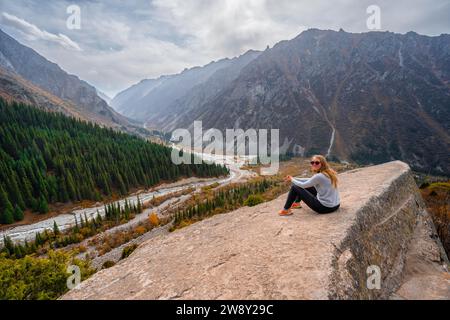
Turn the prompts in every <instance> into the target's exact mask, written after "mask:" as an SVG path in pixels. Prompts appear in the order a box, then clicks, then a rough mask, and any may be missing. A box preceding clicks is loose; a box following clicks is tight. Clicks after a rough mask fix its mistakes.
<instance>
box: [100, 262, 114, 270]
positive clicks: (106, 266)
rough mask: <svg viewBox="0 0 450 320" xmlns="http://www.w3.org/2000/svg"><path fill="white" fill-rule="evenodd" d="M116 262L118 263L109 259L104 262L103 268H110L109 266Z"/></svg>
mask: <svg viewBox="0 0 450 320" xmlns="http://www.w3.org/2000/svg"><path fill="white" fill-rule="evenodd" d="M115 264H116V263H115V262H114V261H111V260H107V261H105V262H103V265H102V269H108V268H111V267H112V266H114V265H115Z"/></svg>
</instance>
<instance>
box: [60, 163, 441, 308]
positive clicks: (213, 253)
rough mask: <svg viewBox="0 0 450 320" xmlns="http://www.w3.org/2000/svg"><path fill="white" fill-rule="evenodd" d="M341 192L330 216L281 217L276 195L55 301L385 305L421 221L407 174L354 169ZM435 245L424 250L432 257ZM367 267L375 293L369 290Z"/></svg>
mask: <svg viewBox="0 0 450 320" xmlns="http://www.w3.org/2000/svg"><path fill="white" fill-rule="evenodd" d="M339 189H340V194H341V207H340V209H339V210H338V211H337V212H335V213H332V214H328V215H318V214H316V213H314V212H313V211H311V210H310V209H308V208H302V209H299V210H296V211H295V214H294V215H292V216H288V217H280V216H278V214H277V211H278V210H279V209H280V208H281V207H282V205H283V204H284V201H285V198H286V195H283V196H280V197H279V198H278V199H276V200H274V201H271V202H267V203H263V204H260V205H258V206H255V207H251V208H250V207H244V208H241V209H238V210H235V211H233V212H230V213H226V214H221V215H217V216H214V217H212V218H209V219H206V220H204V221H201V222H198V223H195V224H193V225H191V226H189V227H186V228H184V229H181V230H178V231H175V232H173V233H171V234H170V235H168V236H167V235H166V236H160V237H157V238H153V239H152V240H150V241H148V242H145V243H143V244H142V245H141V246H140V247H139V248H138V249H137V250H136V251H135V252H134V253H133V254H132V255H131V256H130V257H128V258H127V259H125V260H123V261H121V262H120V263H118V264H117V265H115V266H114V267H112V268H109V269H106V270H102V271H100V272H98V273H97V274H95V275H94V276H92V277H91V278H90V279H88V280H86V281H84V282H83V283H81V284H80V286H79V288H78V289H74V290H72V291H70V292H69V293H67V294H66V295H65V296H63V297H62V298H63V299H358V298H362V299H377V298H388V297H389V296H390V295H391V294H392V293H394V292H395V290H397V289H398V288H399V287H400V285H401V284H402V278H403V270H404V263H405V260H407V259H406V257H407V256H408V248H409V247H410V244H411V240H412V239H413V238H414V234H415V230H416V225H417V224H418V221H419V220H420V219H418V218H419V217H424V216H425V217H426V216H428V215H427V213H426V211H425V210H424V204H423V202H422V200H421V198H420V195H419V193H418V190H417V187H416V186H415V183H414V181H413V178H412V176H411V173H410V170H409V167H408V165H406V164H405V163H403V162H400V161H393V162H389V163H385V164H382V165H377V166H372V167H367V168H362V169H356V170H352V171H349V172H346V173H343V174H341V175H340V176H339ZM422 237H429V234H427V233H426V232H425V235H422ZM438 241H439V240H436V239H433V241H431V244H430V245H432V246H434V247H435V248H437V250H438V252H440V251H439V246H438V244H439V242H438ZM439 255H440V253H439ZM440 259H441V258H439V260H440ZM435 260H436V259H435ZM429 263H434V264H435V265H436V266H437V268H438V267H439V264H440V263H441V261H439V262H438V261H434V262H432V261H429ZM374 265H375V266H378V267H379V270H380V273H381V279H380V280H381V281H380V289H369V288H368V287H367V278H368V277H369V276H370V275H371V274H367V268H368V267H369V266H374Z"/></svg>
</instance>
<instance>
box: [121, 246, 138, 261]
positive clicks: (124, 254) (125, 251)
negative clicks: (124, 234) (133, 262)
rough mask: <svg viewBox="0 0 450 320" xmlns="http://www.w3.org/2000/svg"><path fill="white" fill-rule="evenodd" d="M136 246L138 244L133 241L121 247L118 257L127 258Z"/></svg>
mask: <svg viewBox="0 0 450 320" xmlns="http://www.w3.org/2000/svg"><path fill="white" fill-rule="evenodd" d="M137 247H138V245H137V244H135V243H134V244H132V245H129V246H126V247H125V248H123V250H122V256H121V257H120V259H125V258H127V257H128V256H129V255H130V254H131V253H132V252H133V251H134V250H136V248H137Z"/></svg>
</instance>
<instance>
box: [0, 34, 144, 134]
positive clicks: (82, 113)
mask: <svg viewBox="0 0 450 320" xmlns="http://www.w3.org/2000/svg"><path fill="white" fill-rule="evenodd" d="M0 68H1V71H0V75H1V79H2V87H1V88H0V90H1V91H2V92H3V96H4V97H5V98H7V99H17V100H19V101H22V102H35V103H36V104H37V105H38V106H42V107H44V106H46V109H55V110H56V109H59V110H64V111H65V113H66V114H70V115H74V116H77V117H78V118H81V119H84V120H86V119H87V120H90V121H94V122H97V123H100V124H103V125H108V126H111V127H117V128H121V129H122V130H126V131H130V132H140V131H141V129H140V128H139V127H140V125H138V123H137V122H135V121H131V120H129V119H127V118H126V117H124V116H122V115H120V114H119V113H117V112H116V111H114V110H113V109H112V108H111V107H110V106H109V105H108V104H107V103H106V102H105V101H104V100H103V99H102V98H100V97H99V95H98V94H97V90H96V89H95V88H94V87H93V86H91V85H89V84H88V83H87V82H85V81H83V80H80V79H79V78H78V77H77V76H74V75H71V74H68V73H66V72H65V71H64V70H62V69H61V68H60V67H59V66H58V65H57V64H55V63H52V62H50V61H48V60H47V59H45V58H44V57H42V56H41V55H40V54H38V53H37V52H36V51H34V50H33V49H31V48H28V47H26V46H24V45H22V44H20V43H19V42H17V41H16V40H15V39H13V38H12V37H10V36H9V35H7V34H6V33H4V32H3V31H2V30H0ZM47 103H49V105H47Z"/></svg>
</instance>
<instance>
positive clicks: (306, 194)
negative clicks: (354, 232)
mask: <svg viewBox="0 0 450 320" xmlns="http://www.w3.org/2000/svg"><path fill="white" fill-rule="evenodd" d="M301 200H303V202H305V203H306V204H307V205H308V207H310V208H311V209H313V210H314V211H316V212H317V213H330V212H333V211H336V210H337V209H338V208H339V204H338V205H337V206H335V207H326V206H324V205H323V204H322V203H320V201H319V200H318V199H317V190H316V188H314V187H310V188H305V189H303V188H301V187H299V186H296V185H294V184H293V185H292V186H291V190H290V191H289V194H288V197H287V200H286V204H285V205H284V209H285V210H287V209H289V208H290V207H291V206H292V204H293V203H294V201H295V202H300V201H301Z"/></svg>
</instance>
